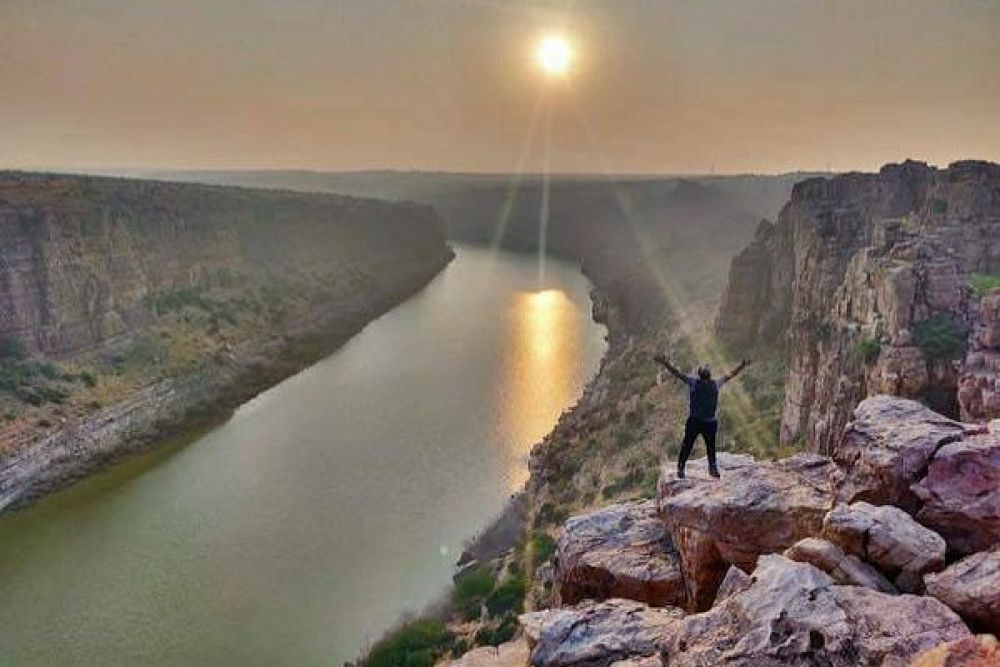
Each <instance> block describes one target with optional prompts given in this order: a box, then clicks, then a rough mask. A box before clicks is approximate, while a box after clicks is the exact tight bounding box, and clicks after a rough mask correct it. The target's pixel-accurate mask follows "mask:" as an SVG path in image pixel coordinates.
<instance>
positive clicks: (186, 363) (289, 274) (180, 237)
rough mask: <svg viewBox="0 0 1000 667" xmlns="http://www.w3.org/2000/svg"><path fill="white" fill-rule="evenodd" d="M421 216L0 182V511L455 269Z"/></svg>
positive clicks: (222, 409)
mask: <svg viewBox="0 0 1000 667" xmlns="http://www.w3.org/2000/svg"><path fill="white" fill-rule="evenodd" d="M442 229H443V227H442V225H441V224H440V223H439V220H438V219H437V217H436V215H435V214H434V212H433V210H432V209H430V208H428V207H423V206H416V205H411V204H389V203H383V202H377V201H371V200H361V199H353V198H349V197H340V196H333V195H313V194H297V193H289V192H280V191H260V190H256V191H255V190H244V189H239V188H222V187H209V186H199V185H178V184H167V183H156V182H144V181H128V180H120V179H108V178H85V177H70V176H50V175H31V174H0V414H2V415H3V417H2V419H0V512H2V511H3V510H4V509H5V508H9V507H16V506H20V505H23V504H25V503H27V502H29V501H31V500H32V499H34V498H36V497H38V496H40V495H42V494H44V493H47V492H48V491H50V490H53V489H56V488H59V487H60V486H64V485H65V484H67V483H70V482H72V481H73V480H75V479H78V478H80V477H81V476H82V475H84V474H86V473H88V472H90V471H92V470H94V469H98V468H100V467H102V466H104V465H106V464H107V463H108V462H109V461H113V460H115V459H117V458H120V457H121V456H123V455H125V454H128V453H131V452H134V451H137V450H140V449H142V448H144V447H148V446H152V445H155V444H157V443H158V442H160V441H161V440H162V439H163V438H164V436H165V435H170V434H172V433H174V432H176V430H177V429H178V428H184V427H186V426H188V425H190V424H191V423H193V422H197V421H205V420H210V419H214V418H217V417H218V416H224V415H225V414H227V411H228V410H229V409H231V408H233V407H235V406H236V405H238V404H240V403H241V402H243V401H245V400H247V399H249V398H250V397H252V396H253V395H254V394H256V393H257V392H259V391H262V390H263V389H265V388H267V387H268V386H270V385H272V384H274V383H276V382H278V381H280V380H281V379H283V378H284V377H286V376H288V375H290V374H292V373H294V372H296V371H298V370H299V369H301V368H303V367H304V366H306V365H308V364H310V363H312V362H313V361H315V360H317V359H319V358H321V357H323V356H325V355H326V354H329V353H330V352H331V351H332V350H333V349H334V348H335V347H336V346H338V345H339V344H341V343H343V342H344V341H345V340H346V339H347V338H349V337H350V336H351V335H353V334H354V333H356V332H357V331H358V330H359V329H360V328H362V327H363V326H364V325H365V324H366V323H367V322H369V321H370V320H371V319H373V318H375V317H377V316H378V315H380V314H382V313H383V312H385V311H386V310H388V309H389V308H391V307H392V306H393V305H395V304H396V303H399V302H400V301H401V300H403V299H405V298H406V297H407V296H409V295H410V294H412V293H414V292H415V291H417V290H418V289H420V288H421V287H423V286H424V285H425V284H426V283H427V281H429V280H430V279H431V278H432V277H433V276H434V275H435V274H436V273H437V272H438V271H440V270H441V268H443V267H444V266H445V265H446V264H447V262H448V261H449V260H450V259H451V257H452V253H451V251H450V249H449V248H448V247H447V245H446V244H445V241H444V236H443V233H442Z"/></svg>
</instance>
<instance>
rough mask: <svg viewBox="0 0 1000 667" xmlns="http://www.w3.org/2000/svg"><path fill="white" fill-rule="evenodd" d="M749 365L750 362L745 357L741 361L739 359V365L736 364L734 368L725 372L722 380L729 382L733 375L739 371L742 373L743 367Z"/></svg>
mask: <svg viewBox="0 0 1000 667" xmlns="http://www.w3.org/2000/svg"><path fill="white" fill-rule="evenodd" d="M749 365H750V362H749V361H747V360H746V359H744V360H743V361H741V362H740V365H739V366H737V367H736V368H734V369H733V370H731V371H729V373H727V374H726V375H725V376H724V377H723V378H722V380H723V382H729V381H730V380H732V379H733V378H734V377H736V376H737V375H739V374H740V373H742V372H743V369H744V368H746V367H747V366H749Z"/></svg>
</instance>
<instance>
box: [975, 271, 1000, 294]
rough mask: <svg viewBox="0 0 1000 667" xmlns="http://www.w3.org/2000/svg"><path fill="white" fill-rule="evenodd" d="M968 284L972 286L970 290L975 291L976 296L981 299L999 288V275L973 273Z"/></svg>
mask: <svg viewBox="0 0 1000 667" xmlns="http://www.w3.org/2000/svg"><path fill="white" fill-rule="evenodd" d="M969 284H971V285H972V289H973V290H975V292H976V295H977V296H979V297H980V298H982V297H984V296H986V295H987V294H989V293H990V292H992V291H993V290H995V289H997V288H1000V275H993V274H990V273H974V274H972V278H971V279H970V280H969Z"/></svg>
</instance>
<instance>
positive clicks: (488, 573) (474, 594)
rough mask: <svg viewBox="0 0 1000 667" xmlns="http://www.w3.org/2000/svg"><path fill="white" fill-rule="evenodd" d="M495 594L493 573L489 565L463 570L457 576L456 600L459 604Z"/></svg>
mask: <svg viewBox="0 0 1000 667" xmlns="http://www.w3.org/2000/svg"><path fill="white" fill-rule="evenodd" d="M492 592H493V572H492V568H491V567H490V566H489V565H479V566H477V567H473V568H469V569H467V570H463V571H461V572H459V573H458V574H457V575H455V592H454V599H455V601H456V602H457V603H459V604H464V603H465V602H467V601H469V600H473V599H477V598H485V597H486V596H487V595H489V594H490V593H492Z"/></svg>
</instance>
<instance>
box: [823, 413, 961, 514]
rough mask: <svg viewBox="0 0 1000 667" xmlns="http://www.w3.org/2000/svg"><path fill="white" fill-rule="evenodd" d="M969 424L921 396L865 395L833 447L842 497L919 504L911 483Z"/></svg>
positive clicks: (909, 505) (849, 500)
mask: <svg viewBox="0 0 1000 667" xmlns="http://www.w3.org/2000/svg"><path fill="white" fill-rule="evenodd" d="M968 430H969V429H968V428H967V427H966V426H965V425H963V424H961V423H959V422H956V421H953V420H951V419H947V418H945V417H943V416H942V415H940V414H938V413H936V412H934V411H933V410H930V409H928V408H927V407H925V406H923V405H921V404H920V403H918V402H916V401H911V400H905V399H900V398H896V397H893V396H873V397H872V398H868V399H865V400H864V401H862V402H861V404H860V405H858V406H857V408H856V409H855V411H854V417H853V420H852V421H851V422H850V423H849V424H848V425H847V427H846V428H845V429H844V433H843V435H842V436H841V437H840V440H839V442H838V443H837V445H836V447H835V448H834V450H833V460H834V461H835V462H836V463H837V464H838V467H839V470H838V471H837V475H836V479H835V487H836V494H837V498H838V500H840V501H841V502H847V503H853V502H855V501H858V500H864V501H867V502H870V503H873V504H875V505H886V504H892V505H897V506H899V507H902V508H904V509H907V510H915V509H916V508H917V507H918V506H919V499H918V498H917V497H916V496H915V495H914V493H913V492H912V491H911V490H910V487H911V485H913V483H915V482H916V481H917V480H918V479H920V478H921V477H922V476H923V475H924V474H925V473H926V472H927V467H928V465H929V463H930V459H931V457H932V456H933V455H934V454H935V452H937V450H938V449H940V448H941V447H943V446H945V445H946V444H948V443H951V442H956V441H958V440H961V439H962V437H963V436H964V435H965V434H966V433H967V432H968Z"/></svg>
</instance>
